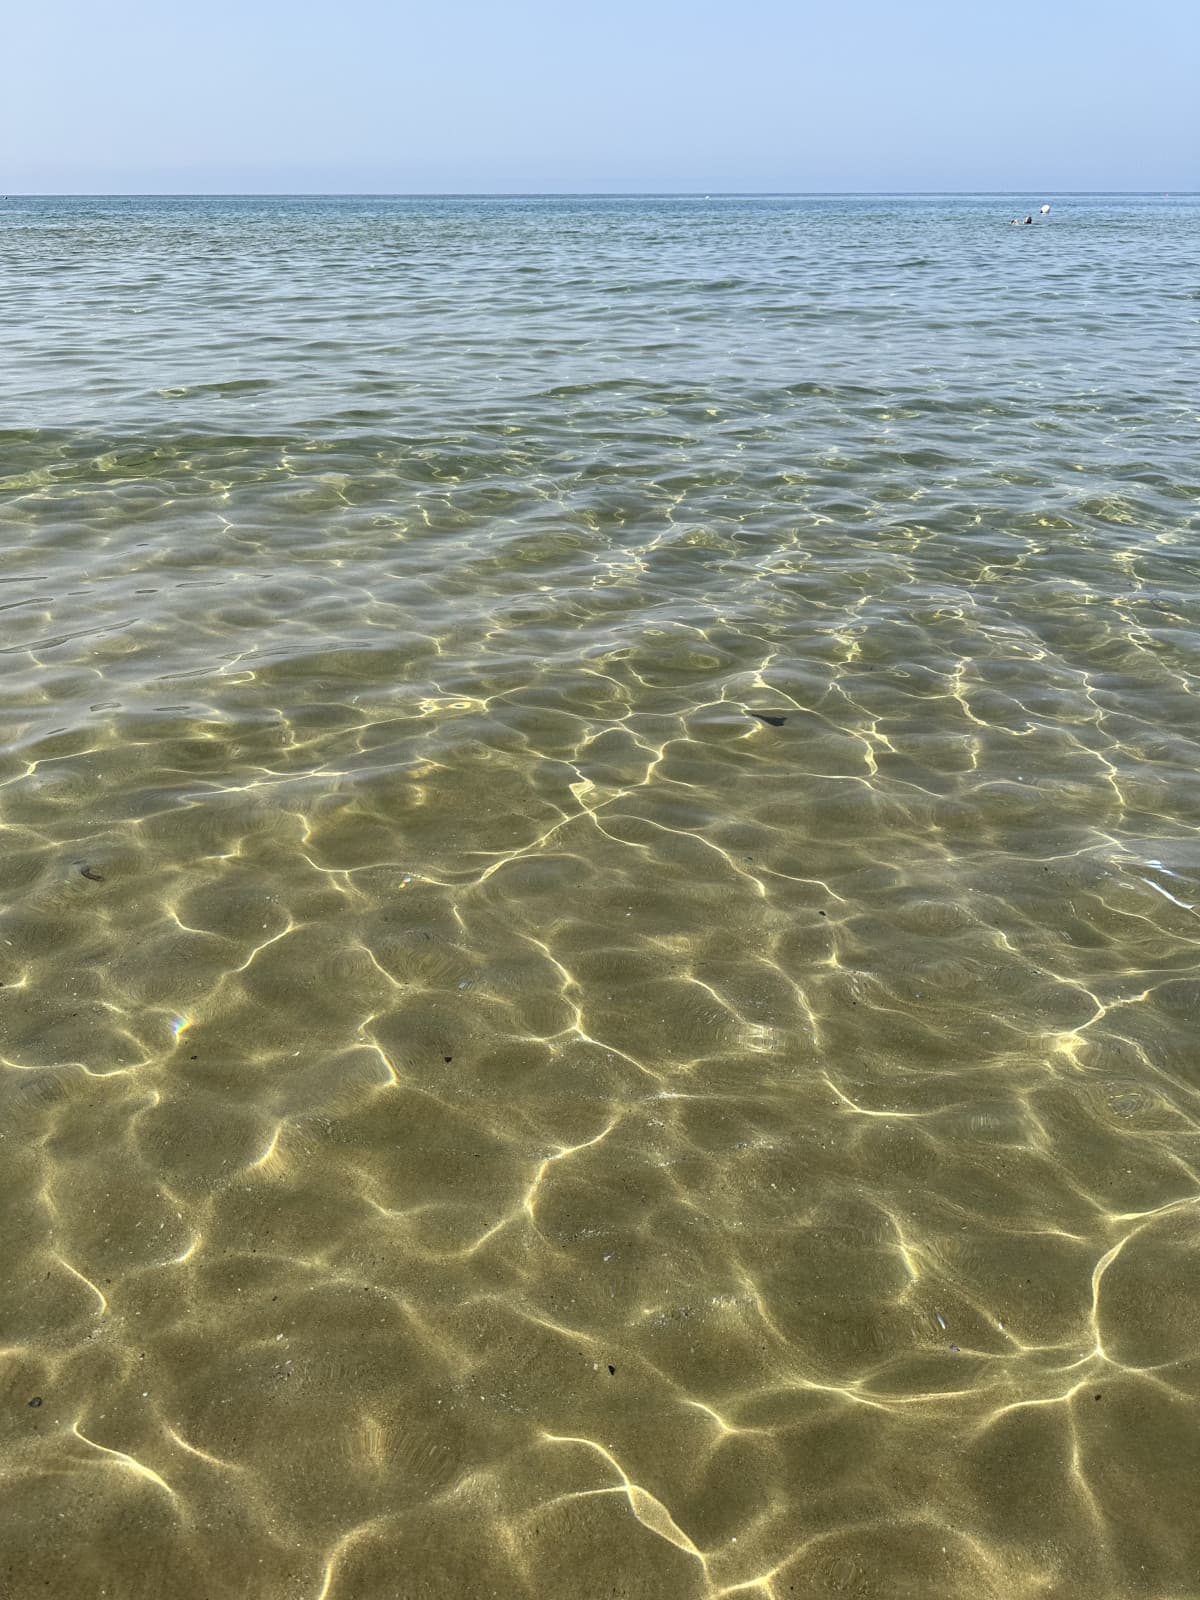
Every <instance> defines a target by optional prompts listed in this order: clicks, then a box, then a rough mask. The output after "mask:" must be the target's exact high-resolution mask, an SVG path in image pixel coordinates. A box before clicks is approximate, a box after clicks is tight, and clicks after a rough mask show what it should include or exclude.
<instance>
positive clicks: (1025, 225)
mask: <svg viewBox="0 0 1200 1600" xmlns="http://www.w3.org/2000/svg"><path fill="white" fill-rule="evenodd" d="M1021 226H1022V227H1023V228H1032V226H1033V218H1032V217H1026V218H1025V221H1024V222H1023V223H1022V224H1021Z"/></svg>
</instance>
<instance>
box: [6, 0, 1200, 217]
mask: <svg viewBox="0 0 1200 1600" xmlns="http://www.w3.org/2000/svg"><path fill="white" fill-rule="evenodd" d="M3 39H4V54H5V74H4V76H5V86H4V96H3V100H2V101H0V164H2V170H0V192H7V193H29V192H34V193H77V192H84V193H147V192H149V193H153V192H205V193H226V192H263V191H269V192H297V191H299V192H336V191H352V192H357V191H378V192H392V193H394V192H402V193H420V192H430V191H432V192H443V191H464V190H465V191H539V192H540V191H557V190H567V191H618V190H619V191H632V190H652V191H654V190H700V191H705V192H712V191H715V190H777V189H785V190H799V191H821V190H941V189H949V190H974V189H980V190H1000V191H1006V190H1013V191H1018V192H1021V193H1025V192H1029V193H1035V192H1036V193H1038V194H1040V193H1042V192H1043V191H1045V192H1047V193H1054V192H1059V193H1060V192H1063V191H1065V190H1071V189H1136V190H1149V191H1162V190H1171V191H1176V192H1178V191H1179V190H1183V189H1196V188H1200V162H1198V159H1197V158H1198V156H1200V116H1198V115H1197V112H1196V109H1195V103H1196V87H1195V86H1196V82H1197V79H1198V76H1200V73H1198V69H1200V0H1140V3H1138V4H1132V3H1130V0H1122V3H1121V4H1116V3H1112V0H1088V3H1084V0H1038V3H1036V4H1035V3H1032V0H1005V3H999V0H982V3H972V0H955V3H950V0H910V3H908V4H905V3H904V0H889V3H884V0H841V3H840V4H839V3H837V0H824V3H821V4H811V3H808V0H793V3H791V4H787V3H785V0H743V3H741V4H739V5H734V4H731V3H728V0H727V3H724V4H714V3H711V0H692V3H684V0H641V3H635V0H609V3H607V4H604V5H596V4H587V3H583V4H579V3H578V0H577V3H574V4H572V3H571V0H556V3H550V0H507V3H505V0H493V3H482V0H441V3H440V4H438V3H437V0H422V3H420V4H412V3H409V0H400V3H395V4H386V3H383V0H343V3H342V4H340V5H334V4H331V3H330V0H322V3H320V4H314V3H312V0H288V3H286V4H285V3H283V0H205V3H204V4H199V3H198V0H154V3H150V0H105V3H104V4H97V3H96V0H86V3H85V0H40V3H35V4H20V5H17V6H14V7H12V8H11V9H10V13H9V15H8V16H7V18H6V21H5V25H4V34H3Z"/></svg>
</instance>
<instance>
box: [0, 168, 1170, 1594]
mask: <svg viewBox="0 0 1200 1600" xmlns="http://www.w3.org/2000/svg"><path fill="white" fill-rule="evenodd" d="M1043 204H1049V205H1050V208H1051V209H1050V211H1049V212H1048V213H1043V212H1042V210H1041V207H1042V205H1043ZM1026 214H1031V215H1032V216H1033V219H1034V220H1033V223H1032V224H1031V225H1029V226H1024V225H1022V226H1020V227H1013V226H1011V223H1010V219H1011V218H1012V217H1014V216H1018V217H1023V216H1025V215H1026ZM1198 260H1200V200H1198V199H1197V198H1196V197H1195V196H1174V195H1170V196H1167V195H1153V196H1146V195H1087V194H1079V195H1058V194H1032V195H974V196H905V197H896V196H878V197H871V196H848V197H847V196H816V197H798V196H755V197H745V196H722V195H712V196H699V195H690V196H683V197H671V196H662V197H646V196H640V197H611V196H604V197H598V198H597V197H578V198H576V197H564V196H552V197H526V196H521V197H485V198H471V197H419V198H380V197H374V196H368V197H357V198H356V197H337V198H303V197H296V198H285V199H279V198H254V197H241V198H234V199H228V198H217V199H196V198H180V199H176V198H154V199H136V198H135V199H130V198H121V199H105V198H78V199H61V198H55V199H37V198H20V197H9V198H7V199H5V200H3V201H0V1219H2V1223H0V1234H2V1238H3V1250H2V1252H0V1494H2V1501H3V1506H4V1513H3V1522H4V1532H3V1539H2V1541H0V1544H2V1548H0V1595H3V1597H4V1600H31V1597H33V1596H43V1595H52V1596H54V1597H55V1600H102V1597H109V1600H725V1597H729V1600H733V1597H734V1596H737V1597H744V1600H791V1597H802V1600H825V1597H831V1596H834V1597H846V1596H848V1597H877V1600H927V1597H931V1596H937V1597H938V1600H1125V1597H1143V1596H1144V1597H1146V1600H1188V1597H1191V1596H1194V1595H1196V1594H1197V1593H1198V1592H1200V1518H1197V1515H1196V1485H1197V1482H1198V1481H1200V1361H1198V1359H1197V1325H1198V1324H1197V1313H1198V1311H1200V1226H1198V1225H1200V1052H1198V1045H1197V1038H1198V1025H1200V780H1198V777H1197V772H1198V769H1200V625H1198V623H1197V580H1198V578H1200V514H1198V500H1200V451H1198V449H1197V438H1198V426H1197V424H1198V415H1197V377H1198V375H1200V359H1198V358H1200V339H1198V333H1200V275H1198V271H1197V262H1198Z"/></svg>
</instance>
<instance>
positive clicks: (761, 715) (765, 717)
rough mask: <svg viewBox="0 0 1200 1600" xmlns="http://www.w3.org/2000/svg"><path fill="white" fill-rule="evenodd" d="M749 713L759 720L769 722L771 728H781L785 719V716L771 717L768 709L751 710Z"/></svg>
mask: <svg viewBox="0 0 1200 1600" xmlns="http://www.w3.org/2000/svg"><path fill="white" fill-rule="evenodd" d="M750 715H751V716H752V717H757V718H758V720H759V721H760V722H769V723H770V724H771V726H772V727H773V728H782V727H783V725H784V723H785V722H786V721H787V718H786V717H773V716H772V715H771V713H770V712H769V711H752V712H751V713H750Z"/></svg>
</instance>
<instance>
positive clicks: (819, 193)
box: [0, 187, 1200, 200]
mask: <svg viewBox="0 0 1200 1600" xmlns="http://www.w3.org/2000/svg"><path fill="white" fill-rule="evenodd" d="M1020 193H1028V194H1032V193H1037V194H1042V193H1046V194H1056V195H1059V196H1063V197H1085V198H1086V197H1110V196H1116V197H1122V196H1126V197H1127V196H1133V197H1137V198H1142V197H1153V196H1159V195H1161V196H1163V197H1164V198H1170V199H1183V198H1188V199H1190V198H1193V197H1200V190H1198V189H1055V188H1047V189H1045V190H1042V189H1037V190H1034V189H1033V188H1032V187H1026V188H1024V189H1017V188H1011V189H709V190H705V189H94V190H87V189H22V190H14V191H12V192H11V193H9V194H5V195H3V196H0V200H642V199H644V200H693V199H702V200H813V199H845V198H867V197H870V198H880V197H882V198H885V199H897V200H899V199H929V198H937V197H955V198H959V197H965V196H972V195H978V196H980V197H981V198H984V199H1004V198H1008V197H1011V196H1013V195H1017V194H1020Z"/></svg>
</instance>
